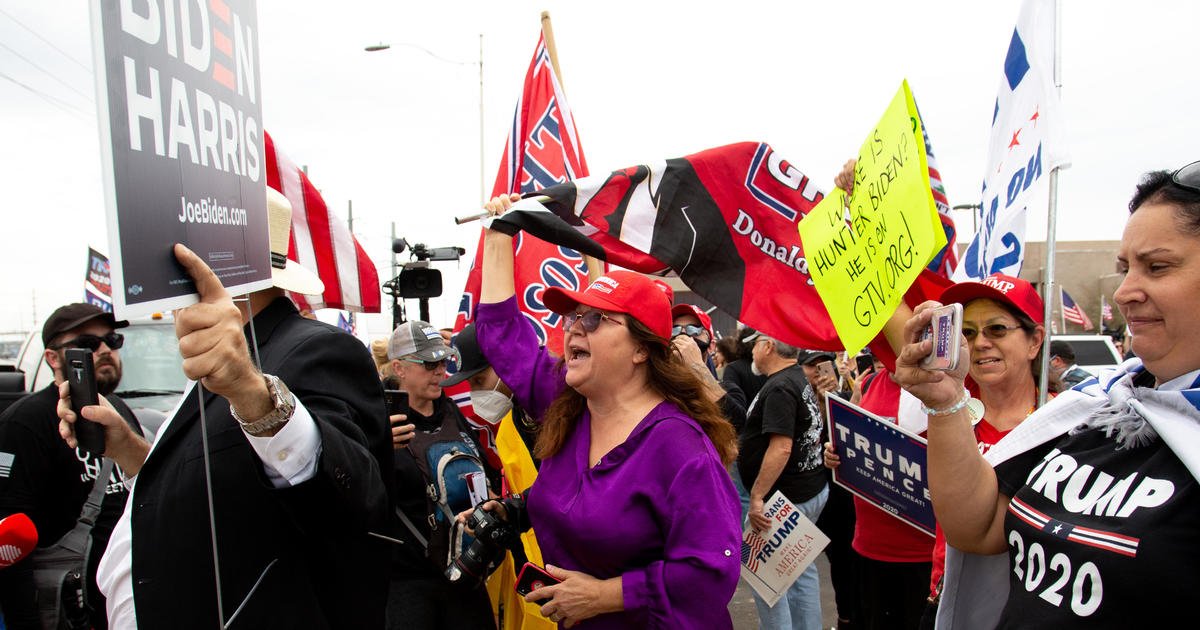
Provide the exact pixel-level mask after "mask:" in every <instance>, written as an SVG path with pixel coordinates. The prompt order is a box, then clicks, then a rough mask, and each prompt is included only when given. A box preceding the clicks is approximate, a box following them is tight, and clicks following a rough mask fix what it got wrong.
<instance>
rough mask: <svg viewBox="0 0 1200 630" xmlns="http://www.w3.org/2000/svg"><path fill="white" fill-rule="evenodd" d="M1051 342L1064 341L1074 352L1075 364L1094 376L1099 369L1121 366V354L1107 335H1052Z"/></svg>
mask: <svg viewBox="0 0 1200 630" xmlns="http://www.w3.org/2000/svg"><path fill="white" fill-rule="evenodd" d="M1050 339H1051V340H1052V341H1066V342H1068V343H1070V344H1071V348H1072V349H1073V350H1075V364H1076V365H1078V366H1079V367H1081V368H1083V369H1085V370H1087V371H1088V372H1091V373H1092V376H1095V375H1097V374H1099V373H1100V368H1110V367H1116V366H1118V365H1120V364H1121V353H1119V352H1117V347H1116V346H1115V345H1113V342H1112V337H1109V336H1108V335H1054V336H1052V337H1051V338H1050Z"/></svg>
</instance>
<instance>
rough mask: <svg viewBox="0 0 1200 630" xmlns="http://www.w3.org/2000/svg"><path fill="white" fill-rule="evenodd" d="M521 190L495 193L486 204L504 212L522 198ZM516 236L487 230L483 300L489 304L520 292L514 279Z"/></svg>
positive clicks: (493, 210) (487, 208)
mask: <svg viewBox="0 0 1200 630" xmlns="http://www.w3.org/2000/svg"><path fill="white" fill-rule="evenodd" d="M520 198H521V196H520V195H517V194H511V195H500V196H498V197H493V198H492V200H491V201H489V202H487V203H486V204H484V206H483V207H484V209H486V210H488V211H489V212H491V213H492V214H503V213H504V212H505V211H506V210H508V209H509V208H511V207H512V205H513V202H514V201H517V200H518V199H520ZM512 244H513V237H511V236H509V235H507V234H504V233H503V232H499V231H497V230H493V229H489V228H484V230H483V261H482V264H483V275H482V285H483V286H482V287H481V288H480V291H479V301H480V302H483V303H485V304H495V303H496V302H503V301H504V300H507V299H508V298H510V297H512V296H513V295H515V294H516V292H517V288H516V286H515V284H514V281H513V250H512Z"/></svg>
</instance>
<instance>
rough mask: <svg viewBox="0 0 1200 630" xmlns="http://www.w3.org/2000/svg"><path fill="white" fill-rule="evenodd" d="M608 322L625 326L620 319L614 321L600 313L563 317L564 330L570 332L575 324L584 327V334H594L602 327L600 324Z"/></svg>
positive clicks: (592, 312)
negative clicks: (577, 323)
mask: <svg viewBox="0 0 1200 630" xmlns="http://www.w3.org/2000/svg"><path fill="white" fill-rule="evenodd" d="M605 320H608V321H610V322H612V323H614V324H618V325H621V326H624V325H625V324H624V322H622V321H621V320H619V319H613V318H611V317H609V316H608V315H605V314H604V313H602V312H600V311H588V312H586V313H567V314H566V315H564V316H563V330H570V328H571V326H574V325H575V322H577V321H578V322H579V325H581V326H583V332H585V333H594V332H596V329H597V328H599V327H600V322H602V321H605Z"/></svg>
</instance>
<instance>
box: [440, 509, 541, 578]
mask: <svg viewBox="0 0 1200 630" xmlns="http://www.w3.org/2000/svg"><path fill="white" fill-rule="evenodd" d="M484 503H486V501H483V502H480V503H479V505H477V506H475V511H474V512H472V513H471V516H470V517H469V518H467V528H469V529H471V530H473V531H474V532H475V539H474V540H472V541H471V545H470V546H469V547H467V548H466V549H465V550H463V552H462V553H460V554H458V557H456V558H454V561H453V562H451V563H450V566H448V567H446V579H447V580H450V581H451V582H461V581H467V580H474V581H476V582H483V580H485V579H487V576H488V573H489V572H490V571H491V568H492V567H493V566H496V565H499V564H500V562H501V561H502V560H503V559H504V552H505V550H507V549H508V548H509V547H511V546H513V545H516V544H518V543H519V542H520V538H519V537H518V531H517V526H516V525H514V524H513V523H521V522H522V521H523V520H524V518H525V516H524V512H525V500H524V499H521V498H510V499H503V500H500V501H499V503H501V504H502V505H504V509H505V511H506V512H507V516H508V519H507V520H506V519H503V518H501V517H500V515H499V514H497V513H496V512H489V511H487V510H484V509H482V506H483V504H484Z"/></svg>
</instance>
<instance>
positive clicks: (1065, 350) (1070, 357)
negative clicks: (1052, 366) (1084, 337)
mask: <svg viewBox="0 0 1200 630" xmlns="http://www.w3.org/2000/svg"><path fill="white" fill-rule="evenodd" d="M1050 356H1051V357H1058V358H1060V359H1065V360H1067V361H1070V362H1071V363H1074V362H1075V348H1074V347H1072V346H1071V344H1070V343H1068V342H1066V341H1063V340H1062V339H1055V340H1053V341H1051V342H1050Z"/></svg>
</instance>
